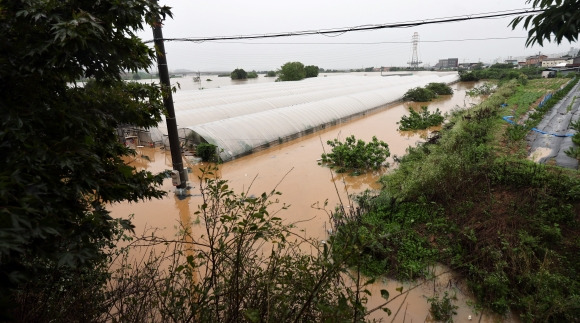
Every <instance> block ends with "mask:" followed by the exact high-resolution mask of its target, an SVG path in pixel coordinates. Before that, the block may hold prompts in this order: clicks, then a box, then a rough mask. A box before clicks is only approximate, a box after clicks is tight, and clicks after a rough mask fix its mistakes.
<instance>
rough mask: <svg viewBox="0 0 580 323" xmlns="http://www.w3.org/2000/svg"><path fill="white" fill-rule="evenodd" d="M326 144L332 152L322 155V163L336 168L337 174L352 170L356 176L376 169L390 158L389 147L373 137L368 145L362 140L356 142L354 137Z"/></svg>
mask: <svg viewBox="0 0 580 323" xmlns="http://www.w3.org/2000/svg"><path fill="white" fill-rule="evenodd" d="M326 143H327V144H328V145H329V146H330V147H332V152H330V153H328V154H326V153H324V154H322V162H323V163H327V164H329V165H330V167H337V168H338V172H345V171H348V170H352V171H353V172H354V173H355V174H358V173H360V172H365V171H367V170H370V169H378V168H379V167H380V166H381V165H382V164H383V163H384V162H385V160H386V159H387V157H389V156H390V152H389V146H388V145H387V144H386V143H385V142H384V141H382V140H381V141H379V140H378V139H377V137H375V136H373V139H372V141H371V142H369V143H365V142H364V141H363V140H362V139H359V140H356V138H355V137H354V135H352V136H349V137H347V138H346V140H345V141H344V142H341V141H340V140H338V139H334V140H328V141H327V142H326Z"/></svg>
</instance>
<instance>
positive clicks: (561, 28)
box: [510, 0, 580, 46]
mask: <svg viewBox="0 0 580 323" xmlns="http://www.w3.org/2000/svg"><path fill="white" fill-rule="evenodd" d="M526 3H532V6H533V7H534V8H535V9H543V10H544V11H543V12H542V13H539V14H537V15H528V16H520V17H517V18H515V19H514V20H512V21H511V22H510V25H511V26H512V29H515V28H516V26H518V25H519V24H520V23H523V26H524V29H526V30H527V31H528V39H527V41H526V46H531V45H533V44H535V43H536V42H537V43H538V44H539V45H540V46H543V44H544V40H547V41H548V42H551V41H552V39H553V40H554V41H555V42H556V43H557V44H560V43H561V42H562V40H564V39H566V40H568V41H569V42H571V43H572V42H575V41H577V40H578V32H579V31H580V0H527V1H526Z"/></svg>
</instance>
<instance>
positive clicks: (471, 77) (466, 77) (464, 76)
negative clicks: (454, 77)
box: [459, 71, 479, 82]
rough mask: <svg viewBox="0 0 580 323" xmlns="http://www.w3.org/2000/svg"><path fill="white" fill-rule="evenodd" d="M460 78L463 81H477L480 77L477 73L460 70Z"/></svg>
mask: <svg viewBox="0 0 580 323" xmlns="http://www.w3.org/2000/svg"><path fill="white" fill-rule="evenodd" d="M459 80H460V81H461V82H475V81H479V77H477V76H476V75H475V73H472V72H465V71H461V72H459Z"/></svg>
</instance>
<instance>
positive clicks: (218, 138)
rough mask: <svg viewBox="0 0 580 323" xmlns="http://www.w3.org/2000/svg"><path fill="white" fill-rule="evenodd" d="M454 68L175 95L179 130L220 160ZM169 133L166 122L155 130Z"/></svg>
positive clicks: (337, 118) (450, 76)
mask: <svg viewBox="0 0 580 323" xmlns="http://www.w3.org/2000/svg"><path fill="white" fill-rule="evenodd" d="M458 79H459V77H458V75H457V73H437V74H435V73H433V74H425V75H411V76H390V77H381V76H370V77H368V76H365V77H362V76H356V75H348V74H346V75H335V76H330V77H317V78H309V79H305V80H302V81H298V82H276V83H259V84H251V85H244V86H229V87H223V88H216V89H207V90H203V91H197V90H192V91H183V92H178V93H176V94H175V95H174V101H175V111H176V118H177V123H178V126H179V128H180V131H179V133H180V134H185V135H187V136H188V138H190V139H193V140H194V141H195V142H197V143H199V142H208V143H211V144H214V145H216V146H218V150H219V151H220V157H221V159H222V160H223V161H228V160H232V159H234V158H236V157H240V156H243V155H246V154H249V153H251V152H252V151H254V150H256V149H261V148H263V147H267V146H269V145H271V144H273V143H278V142H283V141H286V140H289V139H293V138H297V137H300V136H301V135H304V134H308V133H312V132H314V131H316V130H319V129H322V128H324V127H326V126H327V125H333V124H337V123H340V122H342V121H345V120H348V119H349V118H352V117H354V116H357V115H361V114H364V113H367V112H369V111H371V110H374V109H378V108H382V107H384V106H386V105H388V104H390V103H393V102H396V101H398V100H400V99H401V98H402V97H403V95H404V94H405V93H406V92H407V90H409V89H411V88H414V87H418V86H425V85H427V84H428V83H431V82H443V83H453V82H456V81H457V80H458ZM155 133H157V136H158V137H159V138H156V139H158V140H160V139H162V138H161V137H164V136H162V135H166V134H167V129H166V126H165V122H161V123H160V124H159V127H158V128H157V131H155V132H153V134H155Z"/></svg>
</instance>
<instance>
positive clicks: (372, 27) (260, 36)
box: [144, 9, 544, 43]
mask: <svg viewBox="0 0 580 323" xmlns="http://www.w3.org/2000/svg"><path fill="white" fill-rule="evenodd" d="M543 11H544V10H543V9H515V10H506V11H496V12H488V13H480V14H470V15H462V16H454V17H447V18H435V19H424V20H416V21H408V22H398V23H385V24H378V25H362V26H355V27H343V28H332V29H320V30H304V31H294V32H282V33H271V34H253V35H239V36H214V37H185V38H164V39H163V40H164V41H167V42H170V41H176V42H197V43H202V42H207V41H219V40H242V39H263V38H280V37H294V36H309V35H324V36H332V37H334V36H338V35H341V34H344V33H347V32H351V31H369V30H380V29H389V28H410V27H416V26H422V25H431V24H442V23H451V22H460V21H466V20H479V19H496V18H503V17H509V16H515V15H525V14H533V13H540V12H543ZM153 41H154V40H147V41H145V42H144V43H151V42H153Z"/></svg>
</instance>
